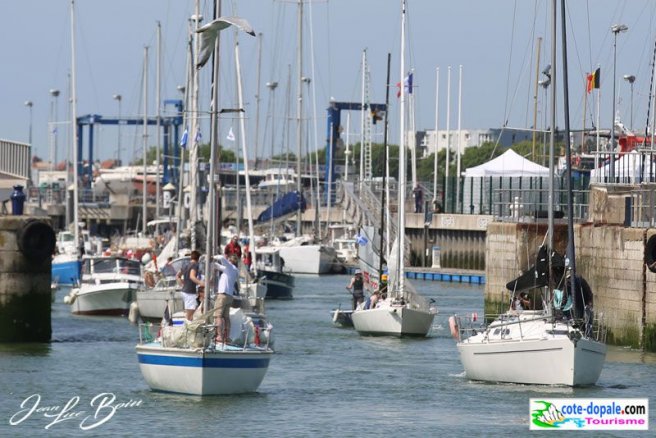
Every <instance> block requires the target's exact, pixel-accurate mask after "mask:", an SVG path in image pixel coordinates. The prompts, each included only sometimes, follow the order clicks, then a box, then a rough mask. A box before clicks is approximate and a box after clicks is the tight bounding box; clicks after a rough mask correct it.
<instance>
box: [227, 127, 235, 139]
mask: <svg viewBox="0 0 656 438" xmlns="http://www.w3.org/2000/svg"><path fill="white" fill-rule="evenodd" d="M226 138H227V139H228V140H230V141H235V133H234V132H232V126H231V127H230V131H228V136H227V137H226Z"/></svg>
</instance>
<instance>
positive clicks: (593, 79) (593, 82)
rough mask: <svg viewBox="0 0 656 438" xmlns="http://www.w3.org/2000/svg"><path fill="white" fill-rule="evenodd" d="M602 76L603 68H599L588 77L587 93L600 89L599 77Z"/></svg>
mask: <svg viewBox="0 0 656 438" xmlns="http://www.w3.org/2000/svg"><path fill="white" fill-rule="evenodd" d="M600 75H601V68H597V69H596V70H595V71H594V72H592V73H590V74H589V75H588V83H587V87H586V89H587V91H588V93H589V92H591V91H592V90H593V89H594V88H599V76H600Z"/></svg>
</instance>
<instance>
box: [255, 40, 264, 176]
mask: <svg viewBox="0 0 656 438" xmlns="http://www.w3.org/2000/svg"><path fill="white" fill-rule="evenodd" d="M261 82H262V32H260V33H258V34H257V84H256V89H255V148H254V149H255V157H254V158H255V168H256V169H257V167H258V166H257V163H258V158H259V156H260V155H259V152H260V151H259V148H260V146H259V144H260V84H261Z"/></svg>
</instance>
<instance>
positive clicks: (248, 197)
mask: <svg viewBox="0 0 656 438" xmlns="http://www.w3.org/2000/svg"><path fill="white" fill-rule="evenodd" d="M260 35H261V34H260ZM235 68H236V69H237V98H238V101H239V103H238V105H239V131H240V132H239V133H240V137H241V148H242V155H243V157H244V173H245V175H246V177H245V178H244V181H245V185H246V209H247V212H248V239H249V240H248V242H249V244H248V251H249V252H250V253H251V259H252V260H253V264H252V266H253V267H254V268H255V266H256V263H255V259H256V257H255V246H256V245H255V229H254V228H253V207H252V205H251V182H250V175H249V172H248V151H247V149H246V123H245V121H244V93H243V91H242V84H241V62H240V60H239V43H238V42H235ZM247 278H248V276H247Z"/></svg>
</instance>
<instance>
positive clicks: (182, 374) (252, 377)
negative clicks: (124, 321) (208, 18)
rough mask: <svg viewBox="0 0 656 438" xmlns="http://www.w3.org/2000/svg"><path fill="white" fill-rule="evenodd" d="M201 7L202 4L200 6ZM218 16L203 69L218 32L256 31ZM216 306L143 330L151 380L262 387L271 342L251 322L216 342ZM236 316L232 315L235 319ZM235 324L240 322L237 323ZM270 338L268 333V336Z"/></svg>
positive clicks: (142, 359) (214, 388)
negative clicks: (233, 339)
mask: <svg viewBox="0 0 656 438" xmlns="http://www.w3.org/2000/svg"><path fill="white" fill-rule="evenodd" d="M197 9H198V5H197ZM216 14H217V18H216V19H215V20H214V21H212V22H211V23H208V24H207V25H205V26H203V27H201V28H200V29H197V30H196V32H197V33H198V34H199V36H200V37H201V38H202V48H201V50H200V57H199V61H198V62H197V68H200V67H202V65H203V64H204V63H205V62H206V61H207V59H208V58H209V56H210V54H212V53H214V54H215V61H218V60H217V56H216V55H217V54H218V44H217V36H218V33H219V32H220V31H221V30H223V29H226V28H228V27H231V26H235V27H237V28H238V29H240V30H243V31H245V32H247V33H249V34H251V35H253V36H254V35H255V33H254V32H253V30H252V28H251V27H250V24H248V22H247V21H246V20H244V19H242V18H239V17H220V7H218V8H216ZM218 71H219V69H218V65H216V66H215V68H214V72H213V73H214V74H213V80H212V83H213V84H215V85H218ZM217 88H218V87H217V86H214V87H212V113H211V114H212V134H211V157H210V179H209V181H211V182H212V184H210V193H209V202H210V209H209V211H211V212H214V211H216V210H215V205H214V202H215V197H216V196H215V190H216V185H215V184H214V183H213V182H214V181H215V179H214V176H215V171H216V150H217V141H216V139H217V132H218V128H217V122H218V118H217V116H218V111H217V107H218V105H217V104H218V93H217ZM215 223H216V218H215V217H214V215H213V214H211V215H210V221H209V223H208V233H207V240H206V253H207V254H208V256H207V257H206V262H205V272H209V271H210V269H209V268H210V257H209V255H211V253H212V250H213V242H214V238H213V232H214V229H215V228H216V227H214V226H213V225H214V224H215ZM209 277H210V276H209V275H207V276H206V277H205V288H206V290H208V291H209V290H210V281H209ZM209 308H210V300H209V294H206V296H205V301H204V309H209ZM213 313H214V312H213V310H210V311H209V312H207V313H205V314H202V315H200V317H199V318H197V319H194V321H190V322H189V321H184V323H183V324H182V325H173V324H168V325H166V326H165V327H163V328H162V336H160V337H157V338H155V336H153V334H152V333H151V331H150V329H151V327H150V326H149V325H143V326H142V327H141V331H140V343H139V344H138V345H137V346H136V351H137V357H138V360H139V368H140V369H141V373H142V375H143V377H144V379H145V380H146V382H147V383H148V385H149V386H150V387H151V388H152V389H153V390H157V391H166V392H176V393H184V394H193V395H215V394H238V393H245V392H253V391H256V390H257V388H258V387H259V386H260V384H261V382H262V380H263V379H264V376H265V374H266V372H267V369H268V367H269V362H270V360H271V357H272V355H273V350H272V349H271V348H270V346H269V344H268V341H266V342H265V343H264V345H262V344H261V343H260V342H259V340H260V336H259V333H258V329H257V327H256V326H255V325H254V324H252V323H249V322H248V321H247V323H245V324H243V325H242V331H243V337H242V338H243V341H242V342H241V343H240V344H239V345H235V344H233V343H217V342H215V341H214V339H215V332H216V326H215V325H214V324H210V323H209V321H210V319H211V316H212V314H213ZM231 320H232V318H231ZM233 328H234V324H233ZM267 339H268V337H267Z"/></svg>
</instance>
